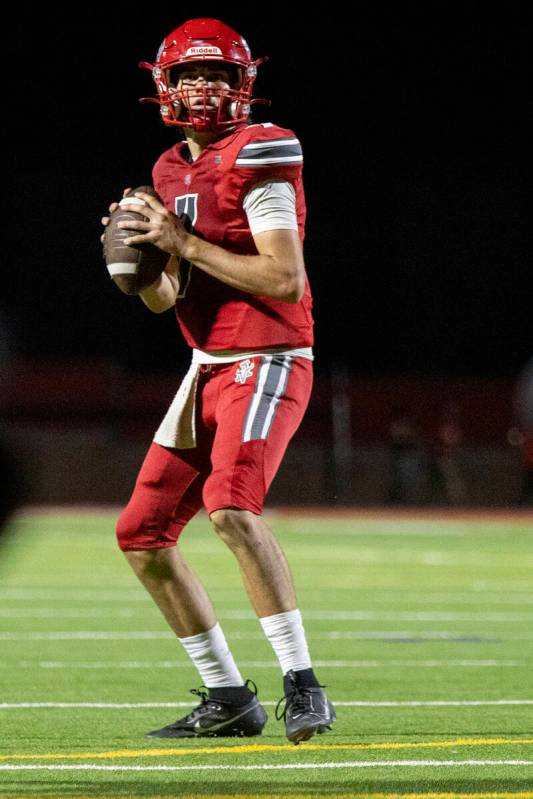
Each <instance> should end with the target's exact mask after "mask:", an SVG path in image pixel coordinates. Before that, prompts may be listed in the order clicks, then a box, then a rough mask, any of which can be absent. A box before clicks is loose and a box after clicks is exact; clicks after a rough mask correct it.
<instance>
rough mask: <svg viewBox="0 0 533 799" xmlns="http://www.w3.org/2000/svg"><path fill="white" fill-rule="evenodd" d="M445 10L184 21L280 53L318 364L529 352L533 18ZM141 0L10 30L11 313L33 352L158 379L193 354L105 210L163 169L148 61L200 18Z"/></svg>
mask: <svg viewBox="0 0 533 799" xmlns="http://www.w3.org/2000/svg"><path fill="white" fill-rule="evenodd" d="M427 5H428V4H423V3H418V4H403V5H402V8H401V9H400V10H397V11H396V12H394V13H393V14H392V15H391V13H390V10H389V9H387V13H385V6H384V5H382V6H380V5H379V4H372V3H365V4H361V5H359V6H356V7H355V15H354V20H353V22H352V23H350V24H348V22H347V20H346V19H344V18H343V17H342V15H341V14H340V12H339V11H335V12H333V11H331V12H330V13H329V16H328V13H327V12H326V13H325V15H321V14H319V13H318V12H315V11H311V10H310V8H311V7H310V6H305V7H304V8H305V11H303V12H302V13H301V14H299V13H297V12H295V11H293V12H290V14H291V15H289V16H286V14H285V15H284V17H283V24H280V19H279V16H278V15H277V14H271V15H267V16H265V15H263V14H260V13H258V12H256V13H252V11H242V12H235V13H233V12H231V13H225V12H224V11H223V10H222V9H221V8H220V7H219V6H214V5H212V4H205V3H204V4H199V5H198V6H197V7H196V9H195V11H194V12H192V13H191V12H190V11H189V12H187V14H188V16H189V17H190V16H221V17H222V18H223V19H225V21H226V22H228V23H229V24H230V25H232V26H234V27H235V28H237V29H238V30H239V31H240V32H241V33H242V34H243V35H244V36H245V37H246V38H247V39H248V41H249V43H250V46H251V48H252V52H253V54H254V56H255V57H257V56H259V55H263V54H265V53H266V54H268V55H269V56H270V60H269V62H268V63H267V64H266V65H264V66H263V67H261V69H260V77H259V79H258V81H257V82H256V95H257V96H266V97H269V98H270V99H271V100H272V107H271V108H270V109H267V110H260V111H258V112H257V114H256V116H255V119H256V121H268V120H271V121H273V122H276V123H278V124H281V125H283V126H286V127H290V128H292V129H293V130H294V131H295V132H296V134H297V135H298V136H299V138H300V140H301V141H302V145H303V149H304V158H305V166H304V180H305V186H306V194H307V204H308V222H307V235H306V245H305V248H306V249H305V254H306V263H307V268H308V272H309V276H310V280H311V285H312V288H313V292H314V295H315V318H316V323H317V324H316V336H317V344H316V355H317V361H316V366H317V369H318V370H321V371H325V370H327V369H328V368H329V366H330V365H331V364H332V363H336V364H343V365H344V366H346V367H347V368H349V369H350V370H351V371H353V372H354V373H359V374H365V373H367V374H368V373H370V374H379V373H388V374H398V373H419V374H428V375H436V374H480V375H483V374H486V375H510V374H514V373H515V372H516V371H517V370H518V369H519V368H520V367H521V365H522V364H523V363H524V362H525V361H526V360H527V358H528V357H529V356H530V354H531V349H532V347H531V340H532V332H531V330H532V324H531V318H532V314H531V310H530V306H531V297H532V296H533V291H532V288H533V285H532V284H533V281H532V280H531V261H530V258H529V255H530V251H529V225H528V223H529V218H528V213H527V211H526V191H527V192H528V194H529V191H528V189H529V185H530V173H531V169H530V166H531V160H530V148H531V126H530V122H529V116H530V112H529V104H530V98H529V86H528V79H527V72H528V69H529V68H530V64H529V63H528V62H529V52H528V51H529V36H530V31H529V24H528V20H527V18H526V15H525V12H524V14H521V13H520V11H517V8H518V9H520V8H521V6H514V7H513V6H512V5H511V11H509V10H506V11H503V12H502V13H503V16H501V17H500V18H496V17H490V18H489V17H485V16H483V14H484V13H485V11H484V9H483V7H482V6H480V5H479V4H477V3H471V4H468V3H466V4H461V5H459V4H457V5H456V7H455V8H456V11H455V12H453V6H450V5H449V4H442V5H441V4H438V3H437V4H430V5H431V16H429V14H428V13H427V12H426V11H425V10H424V9H426V8H427ZM523 7H525V4H524V6H523ZM109 8H111V9H112V10H109ZM132 8H134V9H135V10H134V11H133V12H132V11H131V9H132ZM142 8H143V7H142V6H140V5H139V6H138V7H137V6H135V7H132V6H131V5H130V4H125V3H118V4H117V3H115V4H114V5H113V6H111V7H108V6H107V4H106V5H105V6H102V7H101V8H98V7H97V6H94V5H90V6H87V7H86V9H85V10H83V9H82V10H81V11H80V10H78V9H76V17H75V18H74V17H65V18H60V17H57V18H54V16H53V15H52V16H46V15H45V14H44V13H43V15H42V17H41V18H36V17H35V16H33V15H32V16H31V18H30V19H20V20H19V21H18V22H17V21H15V23H14V25H13V26H12V27H11V29H10V32H9V36H10V42H8V43H7V56H8V60H7V63H8V67H7V72H6V71H5V73H4V75H5V86H6V85H7V86H8V88H7V89H6V88H4V97H3V100H4V105H5V106H7V108H6V109H5V119H6V122H5V123H4V124H6V125H7V127H8V129H9V133H10V134H11V142H12V143H11V145H10V148H9V150H8V151H7V154H8V185H9V184H10V192H11V193H10V195H9V199H10V201H9V210H10V211H11V212H12V214H13V217H14V219H13V222H12V223H10V226H9V237H8V238H9V239H10V244H9V247H8V253H7V256H6V257H5V258H4V269H5V270H7V271H8V273H9V274H10V275H12V276H13V280H12V281H11V280H9V281H8V282H9V284H10V285H12V289H10V290H9V292H6V293H3V299H2V300H0V309H1V310H2V312H3V313H4V314H7V316H8V317H9V318H10V319H11V321H12V322H13V323H14V325H15V329H16V332H17V338H18V345H17V346H18V351H19V352H20V353H21V354H23V355H26V356H30V357H38V358H44V357H53V358H57V357H65V356H68V357H71V356H80V357H90V356H98V357H99V356H110V357H113V358H114V359H116V360H117V362H119V363H122V364H123V365H124V366H126V367H129V368H136V369H149V370H154V369H173V368H174V367H175V365H176V364H178V365H179V367H180V370H182V368H183V364H184V363H185V361H186V360H187V350H186V347H185V345H184V344H183V342H182V340H181V335H180V334H179V332H178V330H177V327H176V324H175V321H174V319H173V315H172V313H170V312H169V313H167V314H165V315H163V316H156V315H152V314H150V312H149V311H148V310H147V309H145V308H144V306H143V305H142V303H141V302H140V301H139V300H136V299H131V298H127V297H125V296H123V295H121V294H120V293H119V292H118V290H117V289H116V288H115V287H114V286H113V285H112V284H111V283H110V282H109V280H108V277H107V272H106V270H105V266H104V264H103V261H102V259H101V253H100V242H99V236H100V223H99V219H100V216H101V215H102V214H103V213H104V212H105V210H106V208H107V205H108V204H109V202H111V201H112V200H113V199H117V198H119V197H120V196H121V193H122V189H123V187H124V186H130V185H135V184H140V183H144V182H146V181H149V180H150V173H151V167H152V164H153V162H154V161H155V160H156V159H157V157H158V156H159V154H160V153H161V152H162V151H163V150H164V149H166V148H168V147H170V146H171V144H172V143H173V142H174V141H175V139H176V135H177V134H176V132H175V131H173V130H167V129H165V128H164V127H163V125H162V124H161V123H160V122H159V119H158V111H157V107H156V106H152V105H144V106H142V105H139V104H138V102H137V99H138V98H139V97H141V96H143V95H150V94H152V93H153V84H152V82H151V78H150V74H149V72H148V71H145V70H140V69H138V68H137V62H138V61H140V60H149V61H150V60H152V59H153V58H154V56H155V53H156V51H157V48H158V46H159V43H160V41H161V39H162V38H163V35H165V34H167V33H168V32H170V30H172V29H173V28H174V27H176V26H177V25H179V24H181V22H183V21H184V19H185V18H186V16H182V15H181V14H180V13H179V6H176V5H175V4H170V3H159V4H158V5H157V6H156V7H155V6H154V8H155V10H154V13H153V14H151V15H150V16H147V17H146V18H145V15H146V11H141V9H142ZM228 8H230V9H233V8H234V6H229V7H228ZM243 8H244V7H243ZM250 8H251V6H250ZM450 8H452V11H450ZM465 8H466V9H467V10H466V12H465V11H464V9H465ZM376 9H377V10H376ZM458 9H462V10H461V11H459V10H458ZM469 9H470V12H469ZM480 9H481V10H480ZM513 9H514V10H513ZM304 20H305V22H304Z"/></svg>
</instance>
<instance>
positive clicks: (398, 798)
mask: <svg viewBox="0 0 533 799" xmlns="http://www.w3.org/2000/svg"><path fill="white" fill-rule="evenodd" d="M106 795H107V796H109V799H119V795H118V794H117V796H116V797H114V798H113V795H112V794H106ZM2 796H3V797H5V799H30V798H31V799H50V794H46V796H39V795H36V794H21V793H17V794H2ZM57 796H60V797H63V799H94V795H93V796H92V797H91V796H81V795H77V794H76V795H75V794H57ZM121 796H123V794H122V795H121ZM180 797H181V799H236V794H218V793H217V794H212V793H210V794H199V793H194V794H192V793H191V794H189V793H186V794H180ZM265 797H266V794H264V793H262V794H259V793H253V794H252V793H247V794H238V799H265ZM316 797H317V794H316V793H313V794H311V793H298V794H293V793H291V794H286V793H283V794H282V793H270V794H268V799H316ZM327 797H328V799H533V792H520V791H519V792H518V793H516V792H512V793H510V792H508V791H503V792H502V791H498V792H496V793H449V792H447V793H434V792H431V793H328V794H327ZM128 799H146V797H141V796H135V795H133V794H128ZM151 799H169V794H164V795H163V794H161V795H157V796H152V797H151Z"/></svg>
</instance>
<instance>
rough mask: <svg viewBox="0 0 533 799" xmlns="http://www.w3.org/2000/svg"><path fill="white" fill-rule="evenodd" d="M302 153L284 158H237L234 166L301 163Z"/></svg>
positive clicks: (302, 159)
mask: <svg viewBox="0 0 533 799" xmlns="http://www.w3.org/2000/svg"><path fill="white" fill-rule="evenodd" d="M303 162H304V157H303V155H288V156H286V157H285V158H282V157H280V158H237V160H236V161H235V166H261V165H263V164H303Z"/></svg>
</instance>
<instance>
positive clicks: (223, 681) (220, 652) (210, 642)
mask: <svg viewBox="0 0 533 799" xmlns="http://www.w3.org/2000/svg"><path fill="white" fill-rule="evenodd" d="M178 640H179V641H181V643H182V644H183V646H184V648H185V650H186V652H187V654H188V655H189V657H190V658H191V660H192V662H193V663H194V665H195V666H196V668H197V669H198V671H199V672H200V677H201V678H202V682H203V684H204V685H205V686H206V688H216V687H222V686H229V685H233V686H238V685H244V680H243V679H242V677H241V675H240V672H239V669H238V668H237V666H236V665H235V661H234V660H233V655H232V654H231V652H230V651H229V647H228V645H227V643H226V638H225V636H224V633H223V632H222V628H221V626H220V624H219V623H218V622H217V623H216V624H215V626H214V627H212V628H211V629H210V630H207V632H205V633H198V635H189V636H187V637H186V638H179V639H178Z"/></svg>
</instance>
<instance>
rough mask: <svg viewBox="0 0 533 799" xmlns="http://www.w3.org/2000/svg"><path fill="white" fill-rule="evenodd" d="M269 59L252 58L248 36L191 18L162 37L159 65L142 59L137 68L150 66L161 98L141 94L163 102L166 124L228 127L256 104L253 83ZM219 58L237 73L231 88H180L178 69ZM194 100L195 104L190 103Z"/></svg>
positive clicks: (210, 21)
mask: <svg viewBox="0 0 533 799" xmlns="http://www.w3.org/2000/svg"><path fill="white" fill-rule="evenodd" d="M266 60H267V58H266V56H264V57H263V58H258V59H257V60H256V61H254V60H253V59H252V55H251V53H250V48H249V47H248V45H247V43H246V41H245V39H243V37H242V36H241V35H240V34H238V33H237V32H236V31H234V30H233V29H232V28H230V27H228V25H225V24H224V23H223V22H220V21H219V20H217V19H191V20H189V21H188V22H184V23H183V25H180V27H179V28H176V29H175V30H173V31H172V33H169V35H168V36H167V37H166V38H165V39H164V40H163V42H162V44H161V47H160V48H159V51H158V53H157V56H156V60H155V64H149V63H147V62H145V61H142V62H141V63H140V64H139V66H140V67H144V68H147V69H150V70H151V71H152V77H153V79H154V82H155V85H156V88H157V94H158V97H157V98H156V97H143V98H142V99H141V102H155V103H158V104H159V106H160V112H161V118H162V120H163V122H164V123H165V125H178V126H180V127H193V128H194V129H195V130H224V129H225V128H227V127H229V126H231V125H235V124H236V123H238V122H245V121H246V120H247V119H248V117H249V115H250V108H251V106H252V104H255V103H267V104H268V102H269V101H268V100H253V99H252V87H253V84H254V81H255V78H256V75H257V67H258V66H259V64H262V63H263V62H264V61H266ZM199 62H200V63H201V62H221V66H222V64H224V65H227V67H229V68H230V71H231V72H236V73H237V75H236V80H235V81H234V85H232V86H231V88H229V89H227V88H220V87H214V86H213V85H209V83H208V82H206V81H204V82H203V85H202V86H200V85H198V84H197V83H196V85H195V86H194V87H192V88H183V86H182V87H180V88H177V86H176V85H175V84H177V83H178V80H177V79H176V77H177V76H176V75H175V72H174V71H173V68H174V67H177V66H179V65H182V64H198V63H199ZM191 98H194V108H193V107H192V105H191Z"/></svg>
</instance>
